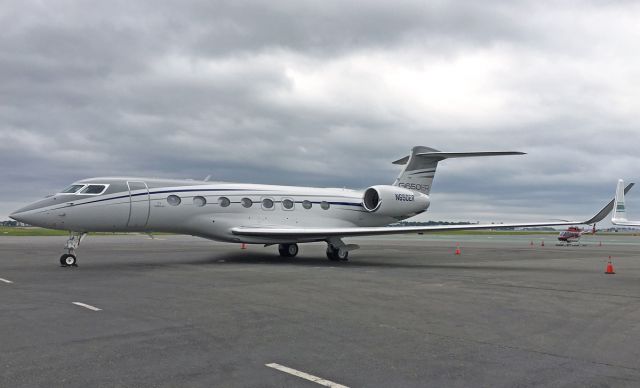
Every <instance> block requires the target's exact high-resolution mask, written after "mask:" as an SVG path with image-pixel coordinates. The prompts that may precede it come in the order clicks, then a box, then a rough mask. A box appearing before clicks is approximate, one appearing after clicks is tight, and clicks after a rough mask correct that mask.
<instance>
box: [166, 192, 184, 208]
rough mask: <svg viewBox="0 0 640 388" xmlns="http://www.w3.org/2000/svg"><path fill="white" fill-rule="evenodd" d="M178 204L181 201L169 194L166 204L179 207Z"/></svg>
mask: <svg viewBox="0 0 640 388" xmlns="http://www.w3.org/2000/svg"><path fill="white" fill-rule="evenodd" d="M180 202H182V200H181V199H180V197H178V196H177V195H173V194H171V195H170V196H168V197H167V203H168V204H169V205H171V206H178V205H180Z"/></svg>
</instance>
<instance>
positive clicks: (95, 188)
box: [80, 185, 107, 194]
mask: <svg viewBox="0 0 640 388" xmlns="http://www.w3.org/2000/svg"><path fill="white" fill-rule="evenodd" d="M106 188H107V186H105V185H88V186H87V187H85V188H84V189H82V190H81V191H80V194H102V192H103V191H104V189H106Z"/></svg>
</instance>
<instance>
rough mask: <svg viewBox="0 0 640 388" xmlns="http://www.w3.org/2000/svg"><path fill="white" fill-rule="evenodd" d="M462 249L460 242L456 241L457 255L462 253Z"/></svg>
mask: <svg viewBox="0 0 640 388" xmlns="http://www.w3.org/2000/svg"><path fill="white" fill-rule="evenodd" d="M461 253H462V251H460V243H456V255H459V254H461Z"/></svg>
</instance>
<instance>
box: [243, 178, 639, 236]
mask: <svg viewBox="0 0 640 388" xmlns="http://www.w3.org/2000/svg"><path fill="white" fill-rule="evenodd" d="M633 185H634V184H633V183H629V184H628V185H627V187H625V193H626V192H628V191H629V190H630V189H631V187H633ZM614 201H615V200H611V202H609V203H608V204H607V205H606V206H605V207H603V208H602V210H600V211H599V212H598V213H597V214H596V215H595V216H593V217H591V218H590V219H588V220H579V221H548V222H518V223H508V224H471V225H436V226H378V227H347V228H289V227H284V226H273V227H269V226H259V227H251V226H246V227H244V226H243V227H235V228H232V229H231V232H232V233H233V234H235V235H240V236H252V237H271V238H293V239H296V238H299V239H324V238H329V237H354V236H376V235H383V234H411V233H427V232H441V231H454V230H482V229H501V228H531V227H539V226H558V225H583V224H584V225H589V224H594V223H597V222H600V221H602V220H603V219H604V218H605V217H606V216H607V215H608V214H609V213H610V212H611V210H612V209H613V204H614Z"/></svg>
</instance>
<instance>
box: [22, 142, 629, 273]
mask: <svg viewBox="0 0 640 388" xmlns="http://www.w3.org/2000/svg"><path fill="white" fill-rule="evenodd" d="M522 154H523V153H522V152H441V151H438V150H435V149H432V148H428V147H414V148H413V149H412V150H411V154H410V155H408V156H405V157H404V158H401V159H399V160H397V161H395V162H393V163H394V164H398V165H404V169H403V170H402V172H401V173H400V175H399V176H398V178H397V179H396V180H395V182H394V183H393V184H392V185H377V186H372V187H369V188H367V189H365V190H364V191H358V190H348V189H336V188H311V187H295V186H272V185H256V184H240V183H224V182H208V181H193V180H167V179H147V178H126V177H119V178H114V177H110V178H91V179H83V180H80V181H78V182H75V183H73V184H72V185H70V186H68V187H67V188H65V189H64V190H62V191H61V192H59V193H57V194H55V195H52V196H49V197H47V198H45V199H43V200H41V201H38V202H35V203H33V204H31V205H28V206H26V207H23V208H22V209H19V210H17V211H16V212H14V213H13V214H11V215H10V217H11V218H13V219H15V220H17V221H21V222H25V223H27V224H31V225H36V226H41V227H44V228H52V229H62V230H68V231H69V239H68V241H67V243H66V246H65V249H66V253H65V254H63V255H62V256H61V257H60V263H61V265H62V266H76V263H77V257H76V249H77V248H78V246H79V245H80V242H81V241H82V239H83V238H84V237H85V236H86V234H87V233H88V232H147V233H151V232H169V233H178V234H188V235H194V236H200V237H204V238H208V239H212V240H217V241H226V242H234V243H247V244H264V245H265V246H267V245H275V244H278V245H279V252H280V255H281V256H284V257H294V256H296V255H297V254H298V243H306V242H314V241H325V242H326V243H327V257H328V258H329V259H330V260H347V257H348V255H349V252H350V251H352V250H354V249H357V248H358V246H357V245H355V244H346V243H345V242H344V241H343V238H345V237H353V236H372V235H383V234H400V233H419V232H435V231H444V230H469V229H474V230H475V229H493V228H499V227H503V228H506V227H534V226H548V225H575V224H593V223H595V222H598V221H600V220H602V219H603V218H604V217H606V216H607V215H608V214H609V212H610V211H611V208H612V207H613V200H611V202H610V203H609V204H608V205H607V206H606V207H605V208H604V209H602V210H601V211H600V212H599V213H598V214H596V215H595V216H594V217H592V218H591V219H588V220H584V221H554V222H535V223H511V224H500V225H494V224H486V225H478V224H475V225H447V226H414V227H399V226H386V225H389V224H392V223H395V222H398V221H401V220H404V219H407V218H409V217H413V216H415V215H417V214H420V213H422V212H424V211H426V210H427V208H428V207H429V203H430V201H429V192H430V190H431V184H432V182H433V177H434V174H435V172H436V167H437V165H438V162H440V161H442V160H444V159H449V158H461V157H474V156H497V155H522ZM631 185H632V184H631ZM631 185H630V186H631Z"/></svg>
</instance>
